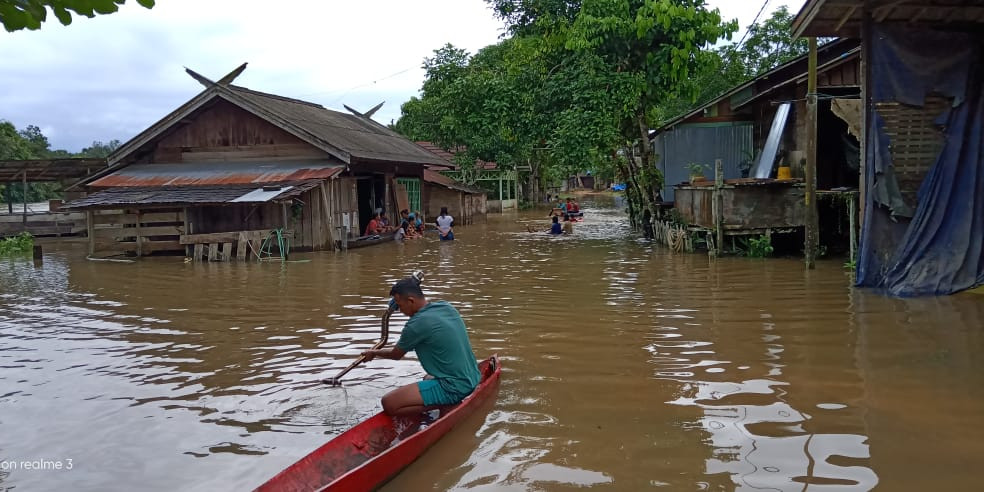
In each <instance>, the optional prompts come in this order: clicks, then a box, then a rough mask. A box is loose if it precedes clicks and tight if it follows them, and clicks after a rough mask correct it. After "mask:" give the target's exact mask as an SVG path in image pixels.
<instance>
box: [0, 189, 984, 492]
mask: <svg viewBox="0 0 984 492" xmlns="http://www.w3.org/2000/svg"><path fill="white" fill-rule="evenodd" d="M582 204H583V205H585V208H586V209H587V210H586V213H587V215H588V218H587V219H586V221H585V222H584V223H582V224H578V225H577V227H576V230H575V234H574V236H572V237H560V238H554V237H549V236H547V235H545V234H530V233H527V232H526V226H527V224H536V225H537V226H539V227H541V228H542V227H546V225H547V221H546V220H545V219H544V215H545V212H543V213H541V212H522V213H520V214H518V215H517V214H512V215H509V214H506V215H503V216H499V215H490V218H489V221H488V223H487V224H477V225H473V226H468V227H460V228H458V229H457V230H456V231H455V233H456V236H457V239H458V240H457V241H455V242H453V243H440V242H438V241H437V240H436V238H435V237H433V236H430V237H428V239H426V240H418V241H413V242H408V243H407V244H402V245H401V244H396V243H391V244H383V245H380V246H374V247H369V248H363V249H358V250H351V251H349V252H347V253H344V254H332V253H308V254H298V255H295V256H293V257H292V259H293V260H295V261H296V260H300V261H297V262H291V263H287V264H283V265H282V264H279V263H276V264H272V263H265V264H255V263H250V264H241V263H235V262H233V263H213V264H195V263H184V262H183V261H182V259H181V258H174V257H172V258H154V259H145V260H141V261H138V262H135V263H112V262H92V261H87V260H86V259H85V257H84V256H85V255H84V246H82V245H79V244H75V245H72V244H60V245H46V246H45V257H44V263H43V265H40V266H35V265H34V264H32V263H31V262H30V261H29V260H19V259H18V260H11V259H0V461H2V464H3V467H2V468H3V469H0V490H15V491H18V492H20V491H35V490H54V489H62V488H71V489H75V490H87V491H88V490H92V491H101V490H136V489H139V490H183V491H189V490H191V491H214V490H243V489H251V488H253V487H255V486H257V485H259V484H260V483H262V482H263V481H264V480H266V479H267V478H269V477H271V476H273V475H274V474H276V473H277V472H279V471H280V470H281V469H283V468H284V467H286V466H287V465H289V464H291V463H293V462H294V461H296V460H297V459H299V458H300V457H302V456H303V455H305V454H306V453H308V452H310V451H312V450H313V449H315V448H316V447H318V446H319V445H320V444H322V443H324V442H325V441H327V440H328V439H330V438H331V437H332V436H334V435H336V434H338V433H340V432H341V431H343V430H344V429H346V428H348V427H350V426H352V425H353V424H355V423H356V422H358V421H359V420H361V419H363V418H365V417H367V416H369V415H371V414H373V413H375V412H377V411H379V409H380V405H379V397H380V396H382V394H384V393H385V392H386V391H388V390H389V389H392V388H394V387H396V386H398V385H402V384H406V383H409V382H411V381H413V380H415V379H418V378H419V377H421V376H422V369H421V368H420V365H419V363H418V362H417V361H416V360H415V358H413V357H410V358H407V359H404V360H402V361H398V362H394V361H383V360H376V361H373V362H371V363H369V364H366V365H363V366H360V367H358V368H356V369H355V370H353V371H352V372H351V373H350V374H349V376H348V377H347V382H346V385H345V386H343V387H341V388H329V387H325V386H324V385H322V384H320V383H319V382H318V380H319V379H320V378H322V377H327V376H332V375H334V374H335V373H336V372H337V371H338V370H340V369H341V368H343V367H345V366H346V365H348V364H349V363H350V362H351V361H352V360H353V359H355V358H356V357H357V356H358V354H359V353H360V352H361V351H362V350H364V349H366V348H368V347H369V346H371V345H372V344H373V343H374V342H375V340H376V339H377V338H378V335H379V320H380V315H381V314H382V310H383V309H384V307H385V303H386V300H387V299H386V294H387V292H388V290H389V286H390V284H391V283H392V282H393V281H395V280H396V279H398V278H400V277H402V276H405V275H407V274H409V273H410V272H411V271H413V270H416V269H420V270H423V271H425V272H427V274H428V276H427V278H426V280H425V282H424V287H425V292H426V293H427V294H428V296H429V298H430V299H432V300H433V299H443V300H447V301H450V302H451V303H453V304H454V305H455V306H456V307H457V308H458V309H459V310H460V311H461V313H462V316H463V317H464V319H465V321H466V323H467V325H468V328H469V330H470V335H471V341H472V346H473V348H474V349H475V352H476V355H477V356H478V357H480V358H484V357H486V356H487V355H490V354H492V353H498V354H499V355H500V357H501V358H502V361H503V372H502V383H501V387H500V390H499V394H498V399H497V401H496V402H495V404H494V405H493V406H491V407H490V408H488V409H487V411H485V412H483V413H480V414H476V415H474V416H473V417H471V418H470V419H469V420H466V421H465V422H464V423H463V424H462V425H461V426H460V427H458V428H456V429H455V430H454V431H453V432H452V433H450V434H448V435H446V436H445V437H444V438H443V439H442V440H441V441H440V442H439V443H438V444H437V445H436V446H435V447H434V448H432V449H431V450H430V451H428V452H427V453H426V454H425V455H424V456H423V457H422V458H421V459H419V460H418V461H417V462H415V463H414V464H413V465H411V466H410V467H409V468H408V469H406V470H405V471H404V472H403V473H402V474H400V475H399V476H398V477H397V478H396V479H394V480H393V481H392V482H390V483H389V484H388V485H387V486H386V487H385V488H384V490H387V491H403V490H408V491H409V490H442V491H443V490H483V491H484V490H489V491H492V490H495V491H499V490H514V491H525V490H542V491H553V490H569V489H571V488H576V487H591V488H594V489H598V490H620V491H621V490H625V491H634V490H643V489H659V488H662V489H663V490H775V491H802V490H851V491H853V490H859V491H860V490H871V489H873V488H875V487H877V488H879V489H880V490H893V491H896V490H912V491H918V490H931V489H933V490H971V489H976V488H977V487H979V486H980V477H981V471H980V469H979V463H980V462H981V456H980V455H981V452H982V451H984V429H982V427H981V425H980V417H981V416H982V415H984V356H982V350H984V337H982V332H984V328H982V327H984V296H981V295H977V294H963V295H958V296H952V297H944V298H922V299H892V298H886V297H882V296H880V295H878V294H877V293H873V292H868V291H858V290H854V289H852V288H851V287H850V286H851V278H850V275H849V274H848V273H846V271H845V270H844V269H843V266H842V264H843V259H831V260H821V261H820V262H819V264H818V268H817V270H815V271H811V272H808V271H806V270H805V269H804V267H803V263H802V261H801V260H800V259H775V260H756V259H747V258H723V259H717V260H715V259H710V258H708V257H707V256H705V255H703V254H693V255H680V254H671V253H669V252H668V251H667V250H665V249H662V248H659V247H656V246H653V245H651V244H649V243H647V242H645V241H642V240H640V239H639V238H638V237H637V236H636V235H635V234H633V233H632V232H631V231H630V230H629V229H628V225H627V221H626V216H625V214H624V212H622V211H619V210H617V209H616V208H615V205H616V204H615V203H614V202H613V199H612V198H610V197H606V196H596V197H586V198H585V199H584V200H583V201H582ZM404 321H405V317H403V316H402V315H397V316H394V323H393V329H394V331H397V332H398V331H399V329H400V327H401V326H402V324H403V322H404ZM391 339H394V340H395V336H394V337H392V338H391ZM35 460H46V461H53V462H59V463H62V464H63V468H62V469H61V470H50V469H49V470H33V469H24V468H23V467H19V466H18V465H19V464H21V463H22V462H23V461H35ZM69 460H71V461H70V467H71V469H66V467H65V465H66V464H68V463H69Z"/></svg>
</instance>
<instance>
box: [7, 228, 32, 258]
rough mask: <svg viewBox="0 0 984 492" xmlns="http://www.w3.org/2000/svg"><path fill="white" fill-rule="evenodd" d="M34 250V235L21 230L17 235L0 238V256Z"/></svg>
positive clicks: (22, 253)
mask: <svg viewBox="0 0 984 492" xmlns="http://www.w3.org/2000/svg"><path fill="white" fill-rule="evenodd" d="M33 250H34V236H31V233H29V232H22V233H20V234H19V235H17V236H13V237H8V238H6V239H0V256H16V255H25V254H28V253H30V252H32V251H33Z"/></svg>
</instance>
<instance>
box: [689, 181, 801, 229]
mask: <svg viewBox="0 0 984 492" xmlns="http://www.w3.org/2000/svg"><path fill="white" fill-rule="evenodd" d="M721 195H722V199H723V203H724V217H723V224H724V229H725V230H727V231H740V230H758V229H778V228H789V227H802V226H803V224H804V223H805V217H806V208H805V206H804V205H803V203H804V201H803V197H804V188H803V186H802V185H795V186H790V185H770V186H730V185H729V186H725V187H724V188H723V189H722V190H721ZM713 196H714V188H713V187H711V186H706V187H704V186H678V187H677V188H676V201H675V202H674V206H675V208H676V209H677V210H678V211H679V212H680V214H681V216H682V217H683V218H684V220H686V221H687V223H688V224H690V225H696V226H699V227H703V228H706V229H713V228H714V212H713V208H712V205H711V204H712V203H713V201H712V197H713Z"/></svg>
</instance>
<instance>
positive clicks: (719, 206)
mask: <svg viewBox="0 0 984 492" xmlns="http://www.w3.org/2000/svg"><path fill="white" fill-rule="evenodd" d="M721 188H724V161H723V160H721V159H716V160H715V161H714V196H713V197H712V201H711V203H712V204H713V206H714V229H715V232H716V235H717V250H718V251H717V252H718V256H721V255H722V254H723V253H724V196H722V192H721Z"/></svg>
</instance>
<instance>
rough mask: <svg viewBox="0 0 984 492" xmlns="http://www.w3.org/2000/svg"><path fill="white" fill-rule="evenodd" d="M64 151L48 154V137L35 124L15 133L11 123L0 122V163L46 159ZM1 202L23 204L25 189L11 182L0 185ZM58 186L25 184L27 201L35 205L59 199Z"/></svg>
mask: <svg viewBox="0 0 984 492" xmlns="http://www.w3.org/2000/svg"><path fill="white" fill-rule="evenodd" d="M60 153H64V154H68V153H67V152H65V151H51V150H50V143H49V142H48V137H46V136H45V135H44V134H43V133H42V132H41V129H40V128H38V127H37V126H34V125H28V127H27V128H25V129H24V130H21V131H17V128H16V127H14V125H13V123H10V122H9V121H3V120H0V160H25V159H45V158H49V157H53V156H54V155H56V154H60ZM0 186H2V187H0V199H2V200H3V201H6V202H7V203H8V209H9V208H10V205H9V204H11V203H19V202H23V201H24V198H25V197H24V194H25V192H24V187H23V186H18V185H16V184H13V183H10V184H6V185H0ZM59 190H60V185H59V184H58V183H28V187H27V201H29V202H35V201H42V200H47V199H49V198H55V197H57V196H59V193H60V191H59Z"/></svg>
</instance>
